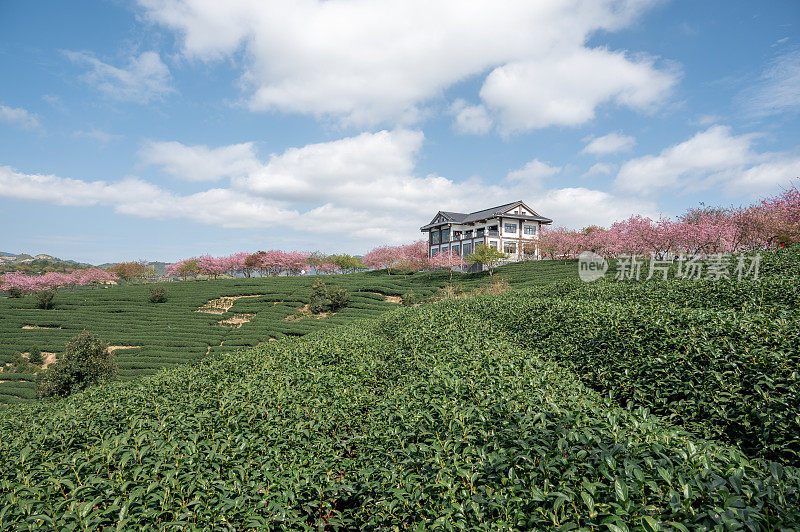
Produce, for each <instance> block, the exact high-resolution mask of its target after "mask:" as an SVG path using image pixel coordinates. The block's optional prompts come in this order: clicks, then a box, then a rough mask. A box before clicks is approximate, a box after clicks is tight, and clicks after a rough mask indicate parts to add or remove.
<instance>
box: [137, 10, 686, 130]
mask: <svg viewBox="0 0 800 532" xmlns="http://www.w3.org/2000/svg"><path fill="white" fill-rule="evenodd" d="M655 3H657V0H572V1H569V2H564V1H563V0H537V1H535V2H532V1H530V0H511V1H508V2H502V3H497V2H492V1H490V0H479V1H473V2H461V1H458V0H434V1H431V0H386V1H382V2H365V1H362V0H340V1H336V2H322V1H317V0H302V1H298V2H282V1H280V0H264V1H254V0H243V1H239V2H227V3H224V4H221V3H219V2H209V1H207V0H139V4H140V5H141V6H142V7H143V8H144V10H145V12H146V16H147V17H149V19H150V20H152V21H153V22H154V23H157V24H160V25H163V26H166V27H168V28H171V29H172V30H174V31H175V32H176V33H177V34H179V35H180V38H181V41H182V51H183V54H184V55H185V56H186V57H188V58H191V59H199V60H204V61H217V60H222V59H226V58H230V57H235V58H236V59H237V62H238V60H239V59H241V63H240V64H242V65H243V67H244V71H243V73H242V82H243V86H244V87H246V90H248V96H247V100H248V104H249V105H250V107H251V108H252V109H255V110H271V109H278V110H281V111H284V112H297V113H304V114H311V115H315V116H331V117H334V118H337V119H340V120H342V121H343V122H345V123H352V124H361V125H364V124H367V125H375V124H380V123H393V124H408V123H411V122H413V121H414V120H417V119H418V118H419V116H420V106H424V105H425V104H426V103H428V102H430V101H431V100H433V99H435V98H439V97H441V95H442V94H443V93H444V91H445V90H446V89H447V88H449V87H451V86H453V85H454V84H456V83H458V82H461V81H464V80H466V79H468V78H470V77H473V76H483V75H485V74H486V73H487V72H491V74H490V75H489V77H488V78H487V79H486V84H485V85H484V88H483V90H482V91H481V95H482V97H483V99H484V103H485V104H486V107H485V108H484V109H489V110H491V111H493V112H496V113H498V114H499V119H500V120H501V121H502V124H501V127H502V128H503V130H505V131H510V130H519V129H528V128H537V127H546V126H549V125H575V124H579V123H582V122H585V121H586V120H589V119H591V117H592V116H594V110H595V108H596V107H597V106H598V105H600V104H603V103H606V102H613V103H616V104H619V105H625V106H629V107H633V108H635V109H645V110H647V109H650V108H651V107H652V106H653V105H655V104H657V103H658V102H659V101H660V100H662V99H663V98H664V97H666V95H667V93H668V92H669V89H670V87H671V86H672V85H673V84H674V83H675V80H676V77H675V75H674V74H673V73H671V72H667V71H663V70H658V69H657V68H656V67H655V66H654V64H653V61H652V60H649V59H636V58H631V57H628V55H626V54H625V53H623V52H610V51H607V50H602V49H589V48H586V47H585V43H586V41H587V39H589V38H590V37H591V36H592V35H593V34H595V33H596V32H598V31H617V30H619V29H621V28H623V27H626V26H628V25H630V24H631V23H632V22H633V21H634V20H635V19H636V17H637V16H639V15H640V14H641V13H642V12H643V11H645V10H646V9H648V8H649V7H650V6H651V5H653V4H655ZM562 65H563V66H562ZM481 109H482V108H480V107H477V108H471V109H467V108H465V109H464V110H463V111H464V113H463V114H459V115H457V116H458V117H460V118H461V120H460V121H459V120H458V119H457V121H456V127H457V128H459V127H464V128H466V130H468V131H476V130H478V131H480V130H485V129H486V124H487V118H486V117H484V116H483V114H482V113H485V110H484V111H481ZM517 115H519V116H517Z"/></svg>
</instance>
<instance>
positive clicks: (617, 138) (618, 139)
mask: <svg viewBox="0 0 800 532" xmlns="http://www.w3.org/2000/svg"><path fill="white" fill-rule="evenodd" d="M635 145H636V139H635V138H633V137H630V136H628V135H623V134H622V133H609V134H608V135H603V136H602V137H597V138H595V139H592V140H591V141H590V142H589V143H588V144H587V145H586V147H585V148H583V153H591V154H593V155H609V154H612V153H619V152H621V151H630V150H631V149H632V148H633V147H634V146H635Z"/></svg>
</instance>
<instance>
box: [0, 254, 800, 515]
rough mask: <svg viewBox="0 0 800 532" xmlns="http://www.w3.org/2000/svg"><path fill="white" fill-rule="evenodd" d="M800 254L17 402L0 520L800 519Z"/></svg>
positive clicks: (405, 313)
mask: <svg viewBox="0 0 800 532" xmlns="http://www.w3.org/2000/svg"><path fill="white" fill-rule="evenodd" d="M540 264H541V263H540ZM798 264H800V261H798V253H797V252H796V251H795V250H789V251H779V252H776V253H774V254H770V256H769V257H766V258H765V261H764V264H763V270H764V273H765V275H764V277H762V278H761V279H760V280H757V281H747V282H744V283H743V284H737V282H723V283H714V282H688V281H675V282H666V283H665V282H650V283H615V282H606V281H598V282H597V283H593V284H591V285H589V284H584V283H581V282H579V281H575V280H570V279H567V280H559V281H555V282H551V283H549V284H540V285H538V286H534V285H532V284H530V283H528V282H525V281H521V282H519V283H518V288H517V289H515V290H512V291H508V292H505V293H502V294H497V295H495V294H489V295H483V296H479V297H471V298H456V297H451V298H448V299H445V300H443V301H441V302H439V303H432V304H425V305H420V306H417V307H413V308H402V309H399V308H397V307H395V309H396V310H395V311H393V312H382V313H378V312H376V314H380V315H379V316H378V317H377V318H373V319H362V320H358V321H353V322H352V323H350V324H345V325H342V326H339V327H335V328H332V327H329V326H328V327H321V328H320V329H319V330H316V331H313V332H311V333H310V334H308V335H305V336H302V337H299V338H298V337H291V336H289V335H286V336H284V337H283V338H281V339H279V340H277V341H272V342H267V343H264V344H263V345H260V346H257V347H255V348H247V349H240V350H236V351H234V352H231V353H222V352H219V353H212V354H211V355H210V356H208V357H206V358H204V359H202V360H199V361H198V362H196V363H194V364H191V365H188V364H184V365H180V366H176V367H173V368H171V369H166V370H163V371H161V372H159V373H157V374H156V375H153V376H147V377H143V378H140V379H136V380H132V381H128V382H114V383H110V384H106V385H102V386H98V387H94V388H90V389H88V390H87V391H85V392H81V393H77V394H74V395H73V396H70V397H69V398H67V399H64V400H59V401H48V402H44V403H33V404H25V405H12V406H9V407H8V408H7V409H6V410H5V411H4V412H3V415H2V416H0V464H1V465H2V467H0V524H2V526H3V528H7V529H29V528H52V527H53V526H58V527H59V528H62V527H63V528H64V529H87V528H91V529H102V528H112V527H114V528H118V529H143V528H159V529H160V528H182V529H184V528H185V529H248V528H250V529H277V530H312V529H313V530H392V529H394V530H410V529H413V530H430V529H447V530H451V529H460V530H467V529H469V530H500V529H507V530H559V529H564V530H611V531H620V530H648V531H655V530H679V531H690V530H691V531H695V530H708V531H711V530H765V531H766V530H797V529H798V528H800V472H798V469H797V467H796V466H797V465H798V462H799V461H798V446H797V437H796V435H797V434H798V428H799V427H798V425H797V424H798V419H800V416H799V415H798V414H800V412H798V405H800V394H799V390H798V380H797V374H798V356H800V355H798V353H800V350H799V349H798V345H797V342H798V338H800V331H798V323H799V322H800V320H798V319H797V317H798V316H797V309H798V300H799V299H800V288H798V286H800V283H798V282H797V281H798ZM550 265H551V266H550V267H555V263H550ZM514 266H515V267H518V270H516V271H515V270H513V269H508V270H504V271H505V272H506V274H507V275H508V278H509V279H512V278H515V277H516V278H517V279H520V278H522V277H523V275H522V273H521V272H524V271H526V268H528V266H527V265H514ZM570 266H571V268H573V271H574V267H575V266H574V264H572V265H570ZM501 271H503V270H501ZM354 278H356V279H357V277H354ZM370 278H371V277H370V276H369V275H367V276H364V277H361V278H360V279H362V281H363V280H365V279H370ZM374 279H375V280H379V279H380V280H381V281H383V280H385V277H380V276H378V274H374ZM414 279H415V277H414V276H409V277H406V278H404V279H403V280H396V281H394V280H393V282H398V283H412V282H415V281H414ZM432 279H434V277H432V278H430V279H428V280H427V281H424V285H425V286H431V284H430V283H433V282H434V281H432ZM462 279H463V281H464V283H465V284H467V283H472V282H474V283H475V284H476V285H478V283H481V282H484V280H483V279H480V278H462ZM265 281H269V282H279V281H286V279H278V280H274V281H270V280H265ZM295 282H296V281H295ZM416 282H420V283H423V281H421V280H419V281H416ZM436 282H438V281H436ZM187 284H188V285H191V284H194V283H187ZM196 284H197V285H198V286H210V285H211V284H210V283H209V284H208V285H204V284H202V283H196ZM366 284H367V283H366V282H362V286H366ZM421 286H422V284H420V285H417V288H420V287H421ZM133 288H136V287H133ZM372 288H375V286H372ZM397 288H398V289H399V288H401V286H398V287H397ZM402 289H404V290H405V289H407V286H402ZM120 290H122V289H120ZM374 291H375V290H371V292H374ZM122 293H125V292H124V291H122V292H120V294H122ZM271 294H274V292H271ZM139 295H140V294H138V293H135V292H132V293H131V298H132V301H139V299H136V298H135V297H133V296H139ZM207 295H208V294H207V293H204V295H203V297H207ZM197 300H200V297H199V296H198V298H197ZM197 300H190V299H188V298H187V301H191V302H192V304H195V303H196V302H197ZM239 301H247V302H248V304H250V303H252V302H254V301H257V298H251V299H241V300H237V304H238V302H239ZM375 301H377V302H378V303H380V301H378V300H375ZM274 306H277V305H274ZM319 321H323V320H319ZM248 325H249V324H248ZM246 326H247V325H245V326H243V327H242V329H243V328H244V327H246Z"/></svg>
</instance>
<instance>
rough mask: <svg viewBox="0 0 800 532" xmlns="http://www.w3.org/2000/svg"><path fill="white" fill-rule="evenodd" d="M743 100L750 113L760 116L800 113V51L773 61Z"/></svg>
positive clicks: (745, 93)
mask: <svg viewBox="0 0 800 532" xmlns="http://www.w3.org/2000/svg"><path fill="white" fill-rule="evenodd" d="M743 97H744V100H745V104H746V105H747V107H748V108H749V109H750V111H752V112H753V113H754V114H756V115H759V116H767V115H774V114H778V113H786V112H797V111H800V51H793V52H788V53H786V54H783V55H781V56H779V57H777V58H776V59H774V60H773V61H771V62H770V63H769V65H768V66H767V68H766V69H765V70H764V72H763V74H762V75H761V79H760V80H759V82H758V83H757V84H756V85H755V86H754V87H752V88H750V89H749V90H747V91H745V92H744V94H743Z"/></svg>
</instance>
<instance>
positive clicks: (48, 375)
mask: <svg viewBox="0 0 800 532" xmlns="http://www.w3.org/2000/svg"><path fill="white" fill-rule="evenodd" d="M117 371H118V368H117V364H116V362H115V361H114V357H113V355H112V354H111V353H110V352H109V350H108V344H106V343H104V342H103V341H101V340H100V339H99V338H95V337H94V336H91V335H90V334H89V333H87V332H86V331H83V332H82V333H81V334H79V335H78V336H76V337H75V338H73V339H72V341H70V342H69V343H68V344H67V345H66V348H65V351H64V355H63V356H62V357H60V358H59V359H58V360H57V361H56V362H55V363H54V364H53V365H51V366H50V367H49V368H48V369H46V370H44V371H43V372H42V373H40V377H39V380H38V395H39V397H53V396H57V397H58V396H65V395H69V394H70V393H73V392H75V391H78V390H83V389H85V388H88V387H89V386H93V385H95V384H98V383H100V382H102V381H104V380H108V379H110V378H112V377H113V376H114V375H116V373H117Z"/></svg>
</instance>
